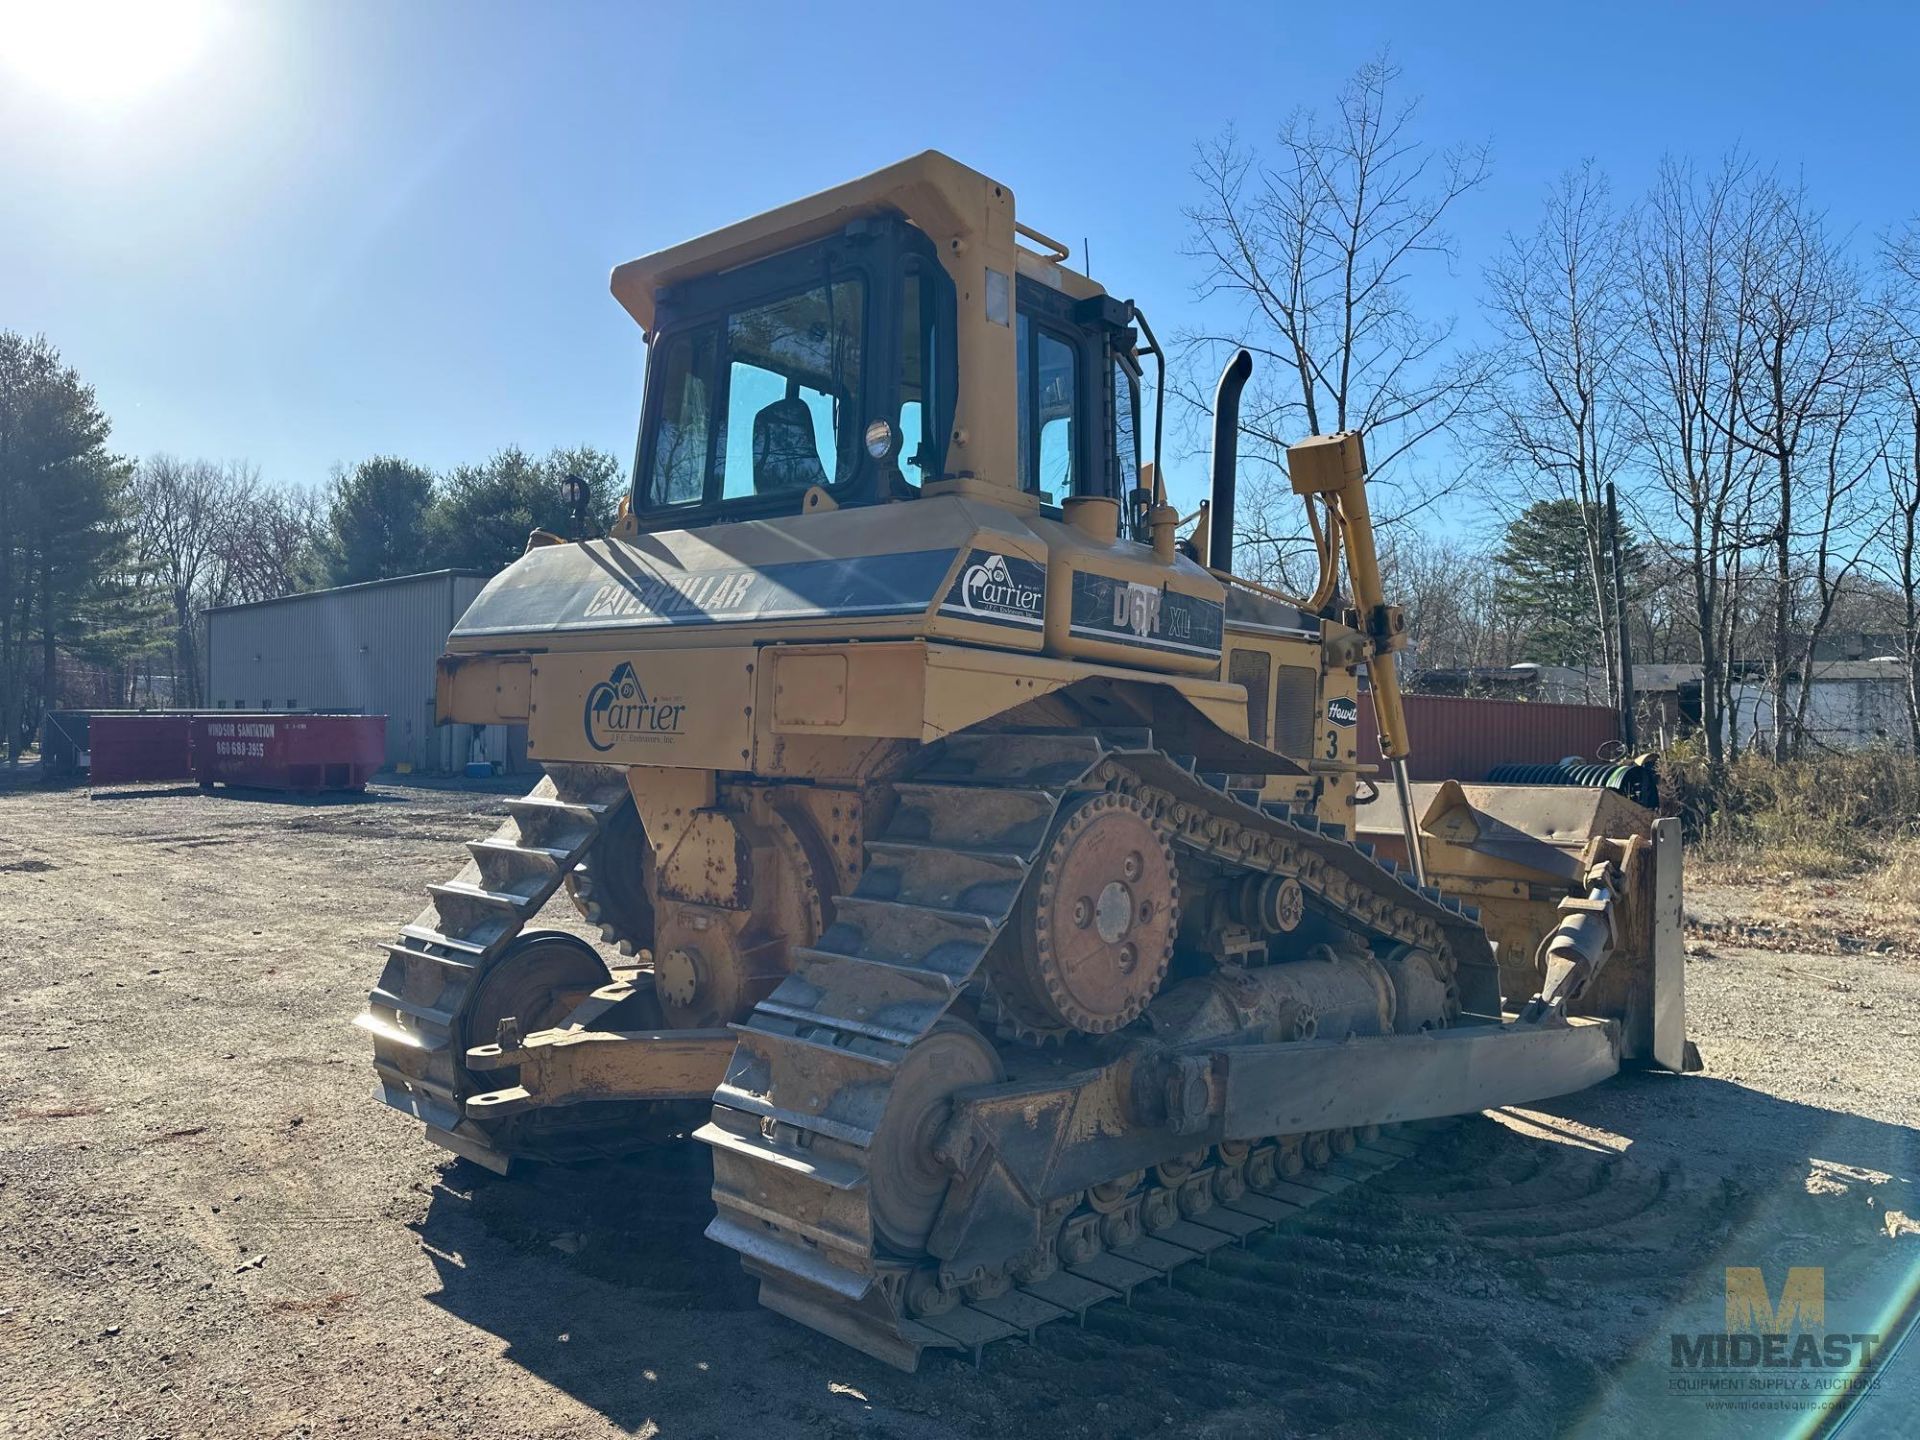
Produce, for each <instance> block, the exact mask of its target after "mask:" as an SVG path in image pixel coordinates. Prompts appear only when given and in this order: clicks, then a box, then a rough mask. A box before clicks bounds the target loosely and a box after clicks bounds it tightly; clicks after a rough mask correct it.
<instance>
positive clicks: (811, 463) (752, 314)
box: [643, 277, 866, 508]
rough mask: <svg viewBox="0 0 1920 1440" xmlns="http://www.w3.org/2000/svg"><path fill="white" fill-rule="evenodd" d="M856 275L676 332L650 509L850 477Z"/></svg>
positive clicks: (662, 351)
mask: <svg viewBox="0 0 1920 1440" xmlns="http://www.w3.org/2000/svg"><path fill="white" fill-rule="evenodd" d="M865 302H866V287H865V285H864V284H863V283H862V281H861V280H860V279H858V278H857V277H849V278H846V279H840V280H834V281H831V282H823V283H821V284H819V285H816V286H813V287H811V288H809V289H806V290H801V291H798V292H797V293H794V294H789V295H785V296H782V297H781V298H779V299H776V300H768V301H764V302H761V303H759V304H755V305H751V306H742V307H740V308H739V309H736V310H734V311H732V312H730V313H729V314H727V315H726V316H724V317H723V318H722V319H720V320H717V321H712V322H709V323H707V324H703V325H697V326H694V327H692V328H691V329H687V330H683V331H680V332H679V333H677V334H673V335H669V336H667V337H666V338H665V339H663V340H662V341H661V342H660V347H659V350H658V353H656V354H655V355H654V357H653V360H652V363H653V364H654V365H656V366H657V367H659V375H660V391H659V394H660V410H659V420H658V429H657V430H656V432H655V436H654V445H653V454H652V460H651V464H650V466H649V470H648V474H647V475H646V477H645V480H646V483H645V486H644V487H643V493H644V495H645V497H646V500H645V505H646V507H647V508H654V507H658V506H671V505H695V504H700V503H702V502H708V503H711V502H713V501H718V500H735V499H743V498H747V497H750V496H758V495H775V494H784V493H790V492H791V493H796V494H797V493H798V492H801V491H804V490H806V489H807V488H808V487H809V486H812V485H835V484H838V483H840V482H842V481H844V480H847V479H849V478H850V477H851V476H852V474H853V472H854V469H855V466H856V465H857V463H858V460H859V455H860V449H859V447H860V443H861V442H860V419H859V414H860V408H859V407H860V393H861V391H860V358H861V356H860V337H861V334H862V329H861V326H862V324H863V322H864V318H865V308H866V305H865Z"/></svg>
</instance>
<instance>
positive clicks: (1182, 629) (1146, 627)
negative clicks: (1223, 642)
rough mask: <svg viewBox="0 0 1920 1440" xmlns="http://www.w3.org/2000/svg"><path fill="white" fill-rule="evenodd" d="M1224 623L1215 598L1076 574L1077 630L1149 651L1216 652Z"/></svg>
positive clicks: (1075, 614)
mask: <svg viewBox="0 0 1920 1440" xmlns="http://www.w3.org/2000/svg"><path fill="white" fill-rule="evenodd" d="M1222 625H1223V611H1222V608H1221V605H1220V602H1219V601H1217V600H1205V599H1202V598H1200V597H1199V596H1196V595H1182V594H1181V593H1180V592H1179V591H1177V590H1164V589H1162V588H1160V587H1159V586H1158V585H1146V584H1142V583H1141V582H1139V581H1137V580H1120V579H1117V578H1115V577H1114V576H1111V575H1093V574H1089V573H1087V572H1086V571H1080V572H1078V573H1076V574H1075V575H1074V577H1073V633H1074V634H1076V635H1086V636H1091V637H1092V638H1094V639H1097V640H1111V641H1115V642H1117V643H1119V644H1122V645H1135V646H1138V647H1140V648H1141V649H1145V650H1170V651H1175V652H1178V653H1180V654H1183V655H1211V656H1217V655H1219V653H1220V635H1221V629H1222Z"/></svg>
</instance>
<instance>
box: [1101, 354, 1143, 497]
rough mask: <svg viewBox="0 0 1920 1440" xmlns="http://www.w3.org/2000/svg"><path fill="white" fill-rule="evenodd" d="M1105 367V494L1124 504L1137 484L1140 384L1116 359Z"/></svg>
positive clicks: (1122, 363) (1124, 365) (1138, 471)
mask: <svg viewBox="0 0 1920 1440" xmlns="http://www.w3.org/2000/svg"><path fill="white" fill-rule="evenodd" d="M1108 364H1109V367H1110V368H1111V369H1112V371H1113V447H1112V449H1113V462H1112V469H1113V478H1112V482H1111V483H1112V488H1111V490H1109V492H1108V493H1109V494H1111V495H1112V496H1114V498H1115V499H1119V500H1125V499H1126V497H1127V495H1128V494H1129V493H1130V492H1131V491H1132V490H1133V488H1134V486H1136V485H1138V484H1139V483H1140V382H1139V380H1138V379H1136V378H1135V376H1134V373H1133V371H1131V370H1129V369H1128V368H1127V366H1126V364H1125V363H1124V362H1123V361H1121V360H1120V359H1119V357H1118V356H1116V357H1114V358H1113V359H1112V360H1110V361H1109V362H1108Z"/></svg>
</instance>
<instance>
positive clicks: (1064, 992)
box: [994, 792, 1180, 1035]
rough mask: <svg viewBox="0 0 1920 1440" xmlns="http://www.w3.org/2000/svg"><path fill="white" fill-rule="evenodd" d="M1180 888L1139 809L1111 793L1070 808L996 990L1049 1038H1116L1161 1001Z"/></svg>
mask: <svg viewBox="0 0 1920 1440" xmlns="http://www.w3.org/2000/svg"><path fill="white" fill-rule="evenodd" d="M1179 918H1180V880H1179V872H1178V871H1177V870H1176V869H1175V867H1174V859H1173V850H1172V847H1171V846H1169V845H1168V844H1167V841H1166V838H1165V837H1164V836H1163V835H1162V834H1161V832H1160V829H1159V827H1158V826H1156V825H1155V824H1154V821H1153V817H1152V816H1151V815H1150V814H1149V813H1148V811H1147V809H1146V807H1145V806H1144V805H1142V804H1141V803H1140V802H1139V801H1137V800H1135V799H1133V798H1132V797H1130V796H1126V795H1117V794H1113V793H1111V792H1103V793H1101V794H1098V795H1090V796H1088V797H1086V798H1085V799H1083V800H1081V801H1079V802H1078V803H1076V804H1074V805H1072V806H1071V807H1069V808H1068V809H1067V810H1066V812H1065V813H1064V815H1063V816H1062V818H1061V820H1060V821H1059V822H1058V823H1057V824H1056V825H1055V827H1054V831H1053V834H1052V836H1051V837H1050V838H1049V839H1048V841H1047V844H1046V846H1045V848H1044V849H1043V850H1042V851H1041V853H1040V857H1039V859H1038V860H1037V861H1036V862H1035V865H1034V874H1033V877H1032V879H1031V880H1030V881H1029V883H1028V885H1027V888H1026V890H1025V891H1024V892H1023V893H1022V895H1021V898H1020V906H1019V910H1018V913H1017V915H1016V917H1015V921H1014V927H1013V928H1014V933H1013V935H1012V936H1010V937H1009V939H1010V943H1009V944H1007V945H1006V946H1004V947H1002V951H1001V953H999V954H997V955H996V963H995V966H994V981H995V989H996V991H997V992H998V994H999V996H1000V998H1001V1000H1002V1002H1003V1004H1004V1005H1005V1006H1006V1008H1007V1009H1008V1010H1009V1011H1010V1012H1012V1014H1013V1016H1014V1018H1015V1019H1016V1020H1017V1021H1019V1022H1020V1023H1021V1024H1022V1025H1023V1026H1024V1027H1026V1028H1027V1029H1029V1030H1034V1031H1038V1032H1040V1033H1048V1032H1059V1031H1062V1030H1071V1031H1078V1032H1079V1033H1081V1034H1083V1035H1106V1034H1109V1033H1111V1032H1112V1031H1115V1030H1118V1029H1120V1028H1121V1027H1122V1026H1123V1025H1126V1024H1129V1023H1130V1022H1131V1021H1132V1020H1134V1019H1135V1018H1136V1017H1137V1016H1138V1015H1139V1014H1140V1012H1141V1011H1142V1010H1144V1009H1146V1007H1147V1002H1148V1001H1150V1000H1151V999H1153V997H1154V996H1155V995H1156V994H1157V993H1159V990H1160V986H1161V983H1162V982H1163V981H1164V980H1165V979H1166V977H1167V966H1168V963H1169V962H1170V961H1171V960H1172V958H1173V938H1174V931H1175V929H1176V927H1177V925H1178V923H1179Z"/></svg>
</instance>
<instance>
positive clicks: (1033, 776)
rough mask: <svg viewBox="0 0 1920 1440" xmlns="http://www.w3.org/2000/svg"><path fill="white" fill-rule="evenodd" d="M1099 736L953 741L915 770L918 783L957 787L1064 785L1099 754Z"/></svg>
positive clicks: (1004, 736)
mask: <svg viewBox="0 0 1920 1440" xmlns="http://www.w3.org/2000/svg"><path fill="white" fill-rule="evenodd" d="M1104 748H1105V747H1104V746H1103V745H1102V744H1101V741H1100V739H1099V737H1098V736H1096V735H1092V734H1088V733H1085V732H1081V733H1072V732H1068V733H1041V734H994V733H981V734H975V735H953V736H949V737H948V738H947V739H946V740H944V741H942V742H941V743H940V744H939V745H938V746H936V747H933V748H932V749H931V750H930V752H929V753H928V755H927V756H926V758H925V759H924V760H922V761H921V762H920V763H919V764H918V765H916V766H915V767H914V771H913V776H914V778H915V779H917V780H948V781H952V782H954V783H957V784H963V785H964V784H982V785H1005V784H1008V783H1010V782H1012V783H1018V784H1022V785H1029V786H1031V785H1045V784H1064V783H1067V782H1069V781H1072V780H1076V779H1078V778H1079V777H1080V776H1081V775H1083V774H1085V773H1086V772H1087V771H1088V770H1090V769H1092V768H1093V766H1094V764H1095V763H1096V762H1097V761H1098V760H1099V759H1100V757H1101V755H1102V754H1103V753H1104Z"/></svg>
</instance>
